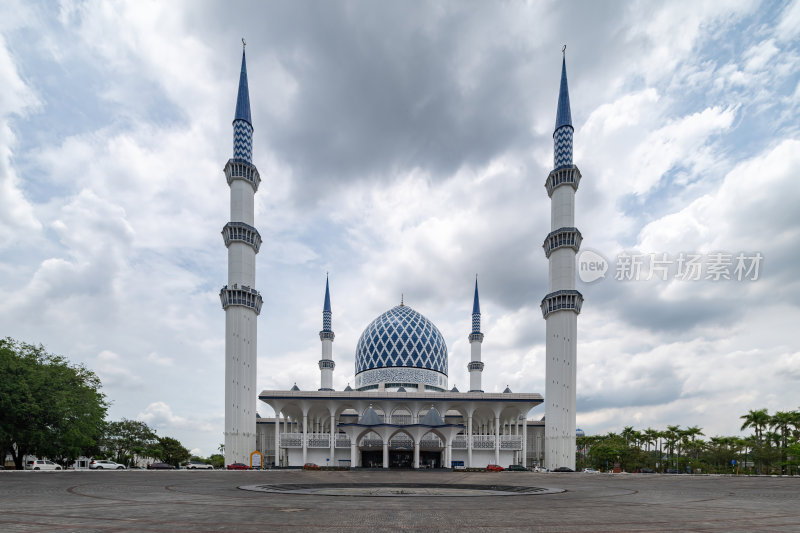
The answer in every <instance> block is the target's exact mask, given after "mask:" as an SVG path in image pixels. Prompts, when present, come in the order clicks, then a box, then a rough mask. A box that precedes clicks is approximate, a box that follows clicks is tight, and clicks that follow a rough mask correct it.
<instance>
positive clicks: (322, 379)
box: [319, 276, 336, 390]
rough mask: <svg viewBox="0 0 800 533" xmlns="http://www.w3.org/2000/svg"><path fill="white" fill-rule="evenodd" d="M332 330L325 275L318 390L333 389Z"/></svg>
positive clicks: (329, 292) (328, 292) (334, 366)
mask: <svg viewBox="0 0 800 533" xmlns="http://www.w3.org/2000/svg"><path fill="white" fill-rule="evenodd" d="M334 337H335V335H334V334H333V330H332V329H331V291H330V287H329V286H328V276H325V303H324V304H323V305H322V331H320V332H319V340H320V341H322V358H321V359H320V360H319V390H333V369H334V368H336V363H334V362H333V338H334Z"/></svg>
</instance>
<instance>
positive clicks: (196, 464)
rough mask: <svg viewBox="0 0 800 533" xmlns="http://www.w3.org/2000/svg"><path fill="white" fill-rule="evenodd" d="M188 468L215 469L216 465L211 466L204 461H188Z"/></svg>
mask: <svg viewBox="0 0 800 533" xmlns="http://www.w3.org/2000/svg"><path fill="white" fill-rule="evenodd" d="M186 469H187V470H198V469H202V470H214V467H213V466H211V465H210V464H207V463H203V462H201V461H189V462H188V463H186Z"/></svg>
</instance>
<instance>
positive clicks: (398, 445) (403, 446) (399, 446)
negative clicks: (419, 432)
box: [389, 438, 414, 450]
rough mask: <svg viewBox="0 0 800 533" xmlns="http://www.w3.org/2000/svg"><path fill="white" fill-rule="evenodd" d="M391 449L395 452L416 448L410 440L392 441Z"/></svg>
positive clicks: (390, 442)
mask: <svg viewBox="0 0 800 533" xmlns="http://www.w3.org/2000/svg"><path fill="white" fill-rule="evenodd" d="M389 447H390V448H392V449H395V450H408V449H410V448H413V447H414V441H413V440H411V439H409V438H400V439H392V440H390V441H389Z"/></svg>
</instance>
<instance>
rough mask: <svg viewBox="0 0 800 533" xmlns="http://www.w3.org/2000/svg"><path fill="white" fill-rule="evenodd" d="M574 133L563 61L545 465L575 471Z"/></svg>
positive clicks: (553, 176) (550, 244)
mask: <svg viewBox="0 0 800 533" xmlns="http://www.w3.org/2000/svg"><path fill="white" fill-rule="evenodd" d="M565 49H566V46H565V47H564V50H565ZM564 50H562V53H563V52H564ZM573 131H574V130H573V127H572V116H571V113H570V109H569V90H568V88H567V64H566V57H563V58H562V61H561V89H560V91H559V94H558V112H557V113H556V127H555V131H554V132H553V167H554V168H553V171H552V172H550V174H549V175H548V176H547V180H546V181H545V187H546V188H547V194H548V196H550V230H551V231H550V233H549V234H548V235H547V238H545V240H544V244H543V247H544V253H545V255H546V256H547V258H548V259H549V261H550V275H549V279H550V284H549V289H548V290H549V292H548V294H547V295H546V296H545V297H544V299H543V300H542V304H541V307H542V315H543V316H544V318H545V320H546V322H547V326H546V331H547V342H546V359H547V361H546V364H545V374H546V376H545V377H546V381H547V383H546V384H545V393H544V400H545V426H544V427H545V430H544V435H545V437H544V438H545V454H544V460H545V466H546V467H547V468H550V469H551V470H552V469H554V468H558V467H560V466H566V467H569V468H572V469H573V470H574V469H575V380H576V368H577V349H576V342H577V335H578V314H579V313H580V311H581V305H582V304H583V296H582V295H581V293H580V292H578V291H577V290H575V254H576V253H577V252H578V249H579V248H580V245H581V232H580V231H578V229H577V228H576V227H575V192H576V191H577V190H578V184H579V183H580V179H581V173H580V171H579V170H578V167H576V166H575V165H573V164H572V133H573Z"/></svg>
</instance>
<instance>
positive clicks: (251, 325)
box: [219, 39, 262, 464]
mask: <svg viewBox="0 0 800 533" xmlns="http://www.w3.org/2000/svg"><path fill="white" fill-rule="evenodd" d="M242 45H244V39H242ZM252 154H253V125H252V122H251V120H250V94H249V91H248V88H247V67H246V65H245V55H244V48H242V71H241V74H240V77H239V94H238V97H237V99H236V114H235V116H234V119H233V158H232V159H229V160H228V163H227V164H226V165H225V170H224V172H225V177H226V178H227V179H228V185H229V186H230V189H231V218H230V222H228V223H227V224H225V227H224V228H223V229H222V236H223V238H224V239H225V246H227V248H228V284H227V285H225V286H224V287H223V288H222V290H221V291H220V293H219V297H220V300H221V301H222V308H223V309H224V310H225V464H230V463H235V462H240V463H245V464H249V461H250V453H251V452H252V451H253V450H255V449H256V448H255V447H256V399H257V395H258V392H257V391H256V335H257V332H256V319H257V318H258V315H259V313H260V312H261V304H262V299H261V295H260V294H259V292H258V291H257V290H256V289H255V288H254V286H255V283H256V254H257V253H258V249H259V248H260V246H261V235H259V233H258V230H257V229H256V228H255V227H253V224H254V220H253V197H254V195H255V193H256V191H257V190H258V185H259V183H261V177H260V176H259V174H258V170H257V169H256V167H255V165H253V163H252Z"/></svg>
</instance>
